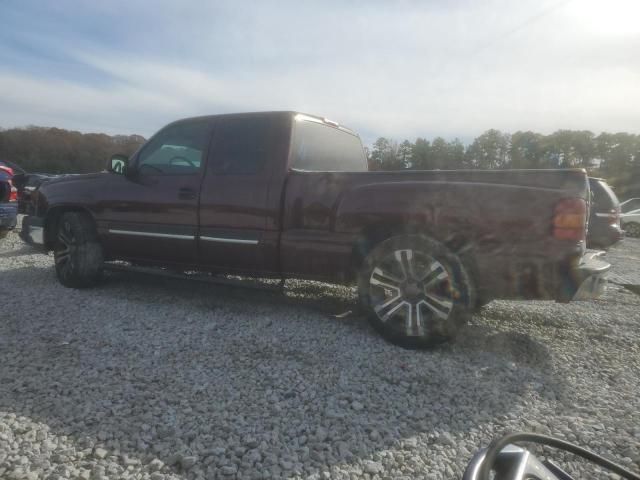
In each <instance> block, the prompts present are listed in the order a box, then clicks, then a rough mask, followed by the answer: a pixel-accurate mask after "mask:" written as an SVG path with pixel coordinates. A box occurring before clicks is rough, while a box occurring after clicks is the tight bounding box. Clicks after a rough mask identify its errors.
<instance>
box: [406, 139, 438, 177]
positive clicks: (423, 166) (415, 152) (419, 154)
mask: <svg viewBox="0 0 640 480" xmlns="http://www.w3.org/2000/svg"><path fill="white" fill-rule="evenodd" d="M411 160H412V162H411V168H415V169H417V170H431V169H432V168H434V167H433V159H432V155H431V143H430V142H429V140H425V139H424V138H416V141H415V143H414V144H413V148H412V152H411Z"/></svg>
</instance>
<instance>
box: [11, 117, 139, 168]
mask: <svg viewBox="0 0 640 480" xmlns="http://www.w3.org/2000/svg"><path fill="white" fill-rule="evenodd" d="M144 141H145V139H144V137H141V136H140V135H106V134H104V133H81V132H76V131H70V130H64V129H62V128H46V127H34V126H30V127H26V128H11V129H7V130H4V129H0V161H2V160H8V161H10V162H13V163H16V164H18V165H19V166H21V167H22V168H23V169H25V170H26V171H27V172H42V173H87V172H99V171H100V170H103V169H104V168H105V166H106V163H107V160H108V159H109V158H111V156H112V155H113V154H115V153H124V154H125V155H131V154H132V153H133V152H135V151H136V149H137V148H138V147H139V146H140V145H142V144H143V143H144Z"/></svg>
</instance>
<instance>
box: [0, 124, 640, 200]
mask: <svg viewBox="0 0 640 480" xmlns="http://www.w3.org/2000/svg"><path fill="white" fill-rule="evenodd" d="M144 141H145V139H144V137H141V136H140V135H112V136H110V135H106V134H103V133H81V132H76V131H70V130H64V129H61V128H46V127H34V126H31V127H26V128H11V129H7V130H4V129H0V161H1V160H8V161H11V162H14V163H17V164H18V165H21V166H22V167H23V168H24V169H25V170H27V171H29V172H46V173H84V172H97V171H100V170H102V169H104V167H105V165H106V162H107V160H108V159H109V158H110V157H111V155H113V154H114V153H124V154H125V155H131V154H132V153H133V152H135V150H136V149H137V148H138V147H139V146H140V145H142V143H144ZM367 154H368V159H369V166H370V168H371V169H372V170H397V169H420V170H434V169H440V170H448V169H460V168H462V169H467V168H477V169H500V168H570V167H579V168H586V169H587V170H588V171H589V173H590V174H591V175H594V176H601V177H604V178H606V179H607V180H608V181H609V183H611V184H612V185H613V186H614V188H615V190H616V193H618V195H619V196H620V197H621V198H626V197H630V196H640V135H635V134H631V133H606V132H605V133H600V134H599V135H595V134H594V133H592V132H590V131H586V130H558V131H557V132H554V133H552V134H550V135H542V134H540V133H535V132H531V131H526V132H522V131H519V132H515V133H513V134H509V133H504V132H501V131H499V130H495V129H491V130H487V131H486V132H485V133H483V134H482V135H480V136H478V137H477V138H475V139H474V140H473V142H471V143H470V144H468V145H465V144H464V143H463V142H461V141H460V140H459V139H454V140H451V141H447V140H445V139H444V138H442V137H437V138H434V139H433V140H427V139H426V138H417V139H416V140H415V141H414V142H410V141H409V140H404V141H403V142H400V143H399V142H397V141H394V140H390V139H387V138H379V139H378V140H376V142H375V143H374V144H373V146H372V147H371V148H370V149H367Z"/></svg>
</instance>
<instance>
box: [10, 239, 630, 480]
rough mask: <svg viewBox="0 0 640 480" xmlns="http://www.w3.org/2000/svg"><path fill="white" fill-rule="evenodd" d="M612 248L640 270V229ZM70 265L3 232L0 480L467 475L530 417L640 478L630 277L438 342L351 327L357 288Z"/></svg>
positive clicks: (502, 307) (498, 306)
mask: <svg viewBox="0 0 640 480" xmlns="http://www.w3.org/2000/svg"><path fill="white" fill-rule="evenodd" d="M607 258H608V259H609V260H610V261H612V262H613V263H614V266H615V264H624V265H625V268H627V269H629V268H631V266H632V265H635V268H636V269H640V241H638V240H634V239H626V240H625V242H624V243H623V244H622V245H621V246H620V247H617V248H615V249H614V250H612V251H611V252H610V253H609V254H608V256H607ZM634 262H635V263H634ZM52 263H53V262H52V258H51V256H45V255H41V254H38V253H36V252H35V251H34V250H33V249H32V248H31V247H28V246H25V245H23V244H22V243H21V242H20V241H19V239H18V238H17V235H15V234H11V235H9V237H7V238H6V239H4V240H1V241H0V292H2V299H3V303H2V306H1V308H2V312H3V315H2V320H0V478H3V479H4V478H21V479H24V478H30V476H31V477H33V478H47V479H54V478H60V479H62V478H82V479H86V478H89V479H91V480H94V479H95V480H100V479H111V478H131V479H151V480H177V479H209V478H214V479H215V478H223V477H224V478H234V479H235V478H242V479H265V478H274V479H275V478H284V477H290V478H296V479H303V478H304V479H330V478H340V479H342V478H344V479H350V480H351V479H356V478H358V479H359V478H367V476H368V477H369V478H380V479H382V478H407V479H408V478H423V479H426V478H433V479H444V478H447V479H449V478H460V476H461V475H462V472H463V471H464V468H465V466H466V463H467V462H468V461H469V459H470V457H471V456H472V455H473V453H474V452H475V451H477V450H478V449H479V448H481V447H484V446H486V445H487V444H488V443H489V441H490V440H491V439H493V438H494V437H496V436H498V435H500V434H501V433H503V432H505V431H514V430H523V429H526V430H533V431H538V432H544V433H550V434H553V435H557V436H559V437H561V438H566V439H568V440H571V441H577V442H578V443H580V444H581V445H582V446H584V447H586V448H590V449H593V450H595V451H597V452H600V453H603V454H605V455H606V456H608V457H610V458H618V459H620V461H621V462H622V463H624V464H625V466H627V467H628V468H630V469H633V470H636V471H637V470H640V427H638V425H639V424H640V414H639V413H638V412H640V396H638V395H637V392H638V391H640V369H639V368H637V366H638V365H640V327H639V326H640V297H639V296H637V295H634V294H633V293H630V292H629V291H627V290H626V289H623V288H621V287H617V286H611V287H610V288H609V290H608V291H607V292H606V294H605V296H604V297H603V298H602V299H600V300H598V301H594V302H577V303H571V304H566V305H562V304H555V303H551V302H493V303H491V304H490V305H488V306H487V307H486V308H484V309H483V311H482V313H481V314H480V315H477V316H475V317H474V319H473V321H472V322H471V325H469V326H468V327H467V328H466V329H465V331H463V332H461V334H460V337H459V339H458V340H457V342H456V343H454V344H451V345H447V346H443V347H441V348H438V349H435V350H433V351H429V352H420V351H407V350H402V349H399V348H397V347H394V346H392V345H389V344H387V343H385V342H384V341H383V340H382V339H381V338H380V337H379V336H378V335H377V334H375V333H374V332H373V330H372V329H371V328H370V327H369V326H368V325H367V323H366V321H365V320H364V319H363V318H361V317H360V316H358V315H350V316H346V317H342V318H339V319H337V318H336V314H340V313H342V312H345V311H347V310H351V311H357V309H356V305H355V295H354V291H353V289H349V288H344V287H335V286H329V285H324V284H320V283H314V282H302V281H299V282H298V281H289V282H287V285H288V286H287V292H286V295H284V296H280V295H274V294H270V293H263V292H257V291H251V290H241V289H230V288H225V287H217V286H212V285H206V284H196V283H189V282H186V281H173V280H164V279H158V278H153V277H142V276H136V275H124V274H118V275H116V274H112V275H108V276H107V279H106V282H105V283H104V284H103V285H101V286H99V287H97V288H94V289H90V290H72V289H66V288H64V287H62V286H60V285H59V283H58V282H57V281H56V278H55V273H54V271H53V269H52ZM554 459H555V460H556V461H557V462H558V463H560V464H562V465H563V466H564V467H565V468H566V469H567V470H568V471H569V472H570V473H572V474H574V475H575V476H576V477H578V478H579V477H585V478H586V477H589V476H591V474H590V473H586V472H591V471H590V470H588V469H587V470H585V467H584V464H582V463H581V462H576V461H575V460H574V459H572V458H571V457H570V456H569V455H563V454H558V456H557V457H554ZM34 475H35V476H34ZM87 475H89V477H87Z"/></svg>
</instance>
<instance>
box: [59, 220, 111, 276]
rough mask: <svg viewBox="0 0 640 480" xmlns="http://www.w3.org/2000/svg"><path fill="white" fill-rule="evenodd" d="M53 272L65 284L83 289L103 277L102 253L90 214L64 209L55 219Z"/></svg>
mask: <svg viewBox="0 0 640 480" xmlns="http://www.w3.org/2000/svg"><path fill="white" fill-rule="evenodd" d="M53 258H54V260H55V266H56V275H57V277H58V280H59V281H60V283H61V284H62V285H64V286H65V287H72V288H86V287H91V286H93V285H95V284H96V283H98V282H99V281H100V279H101V278H102V268H103V262H104V256H103V252H102V245H101V244H100V242H99V241H98V234H97V232H96V229H95V227H94V225H93V221H92V219H91V217H90V216H89V215H88V214H86V213H81V212H67V213H64V214H62V217H61V218H60V221H59V222H58V229H57V237H56V240H55V244H54V249H53Z"/></svg>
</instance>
